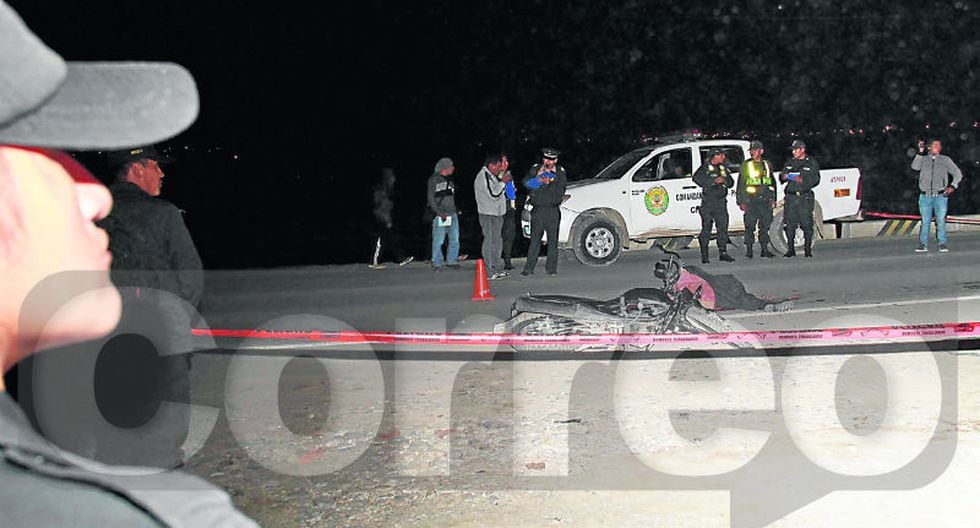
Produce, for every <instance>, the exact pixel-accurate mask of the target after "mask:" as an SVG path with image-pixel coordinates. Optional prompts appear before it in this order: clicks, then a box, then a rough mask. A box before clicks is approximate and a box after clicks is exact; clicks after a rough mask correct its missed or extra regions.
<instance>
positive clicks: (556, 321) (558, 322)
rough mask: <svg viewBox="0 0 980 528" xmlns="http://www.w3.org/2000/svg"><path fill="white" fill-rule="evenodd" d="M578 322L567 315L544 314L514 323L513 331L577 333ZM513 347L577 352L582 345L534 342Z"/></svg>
mask: <svg viewBox="0 0 980 528" xmlns="http://www.w3.org/2000/svg"><path fill="white" fill-rule="evenodd" d="M577 328H578V324H577V323H576V322H575V321H573V320H571V319H568V318H565V317H555V316H550V315H542V316H540V317H533V318H531V319H526V320H524V321H521V322H519V323H517V324H515V325H514V327H513V329H512V333H514V334H516V335H575V334H576V333H577V332H576V329H577ZM511 347H512V348H513V349H514V350H516V351H518V352H532V351H542V350H547V351H561V352H575V351H577V350H580V349H581V348H582V346H581V345H572V344H569V345H537V344H533V343H521V344H516V343H515V344H512V345H511Z"/></svg>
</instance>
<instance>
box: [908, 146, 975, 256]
mask: <svg viewBox="0 0 980 528" xmlns="http://www.w3.org/2000/svg"><path fill="white" fill-rule="evenodd" d="M918 147H919V152H918V154H916V156H915V158H914V159H913V160H912V170H915V171H919V215H920V216H922V225H921V226H920V227H919V247H917V248H915V252H916V253H925V252H926V251H928V250H929V231H930V230H932V227H931V225H930V224H932V217H933V216H935V217H936V241H937V242H938V243H939V252H940V253H946V252H947V251H949V248H948V247H946V210H947V208H948V205H949V195H951V194H953V191H955V190H956V188H957V187H959V185H960V181H961V180H962V179H963V173H962V172H960V168H959V167H957V166H956V164H955V163H953V160H952V159H950V157H949V156H946V155H944V154H941V152H942V150H943V144H942V142H941V141H939V140H938V139H933V140H932V141H930V142H929V148H928V150H927V149H926V144H925V142H924V141H919V144H918ZM950 176H952V181H950Z"/></svg>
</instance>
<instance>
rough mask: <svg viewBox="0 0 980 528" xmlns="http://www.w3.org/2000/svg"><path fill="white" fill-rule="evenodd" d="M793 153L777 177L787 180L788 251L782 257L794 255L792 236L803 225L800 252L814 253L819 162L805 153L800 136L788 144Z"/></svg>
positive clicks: (784, 213) (809, 254)
mask: <svg viewBox="0 0 980 528" xmlns="http://www.w3.org/2000/svg"><path fill="white" fill-rule="evenodd" d="M790 150H791V151H792V152H793V156H792V157H791V158H790V159H788V160H786V163H785V164H783V172H781V173H780V174H779V181H781V182H784V183H786V202H785V203H786V205H785V207H784V209H783V222H784V226H785V229H786V245H787V246H788V247H789V251H787V252H786V254H785V255H783V256H784V257H787V258H788V257H795V256H796V250H795V249H794V247H793V240H794V239H795V238H796V228H797V227H801V228H803V254H804V255H805V256H806V257H812V256H813V204H814V197H813V188H814V187H816V186H817V185H818V184H819V183H820V164H819V163H817V160H815V159H813V158H811V157H810V156H807V154H806V143H803V142H802V141H800V140H799V139H797V140H795V141H793V144H792V145H790Z"/></svg>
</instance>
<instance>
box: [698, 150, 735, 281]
mask: <svg viewBox="0 0 980 528" xmlns="http://www.w3.org/2000/svg"><path fill="white" fill-rule="evenodd" d="M706 161H707V163H704V164H702V165H701V167H699V168H698V170H697V171H696V172H695V173H694V183H696V184H698V185H699V186H700V187H701V188H702V193H701V208H700V213H701V234H699V235H698V243H699V244H700V245H701V262H702V263H704V264H707V263H708V241H709V240H711V225H712V224H714V225H715V226H716V228H717V233H716V235H715V242H716V243H717V244H718V260H720V261H722V262H734V261H735V259H734V258H732V257H731V255H729V254H728V249H727V246H728V189H731V188H732V187H734V186H735V179H734V178H732V175H731V173H729V172H728V169H727V168H726V167H725V152H724V151H723V150H721V149H720V148H717V147H716V148H712V149H711V150H709V151H708V157H707V159H706Z"/></svg>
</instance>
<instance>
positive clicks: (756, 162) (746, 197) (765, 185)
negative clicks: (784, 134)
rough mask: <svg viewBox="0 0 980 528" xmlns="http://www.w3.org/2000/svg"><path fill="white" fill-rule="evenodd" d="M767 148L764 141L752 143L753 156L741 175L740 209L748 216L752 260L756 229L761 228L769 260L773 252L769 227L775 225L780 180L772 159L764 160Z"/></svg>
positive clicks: (748, 248) (747, 235)
mask: <svg viewBox="0 0 980 528" xmlns="http://www.w3.org/2000/svg"><path fill="white" fill-rule="evenodd" d="M763 152H765V149H764V147H763V145H762V142H761V141H753V142H751V143H749V155H751V156H752V157H751V158H749V159H747V160H745V161H743V162H742V166H741V168H740V169H739V173H738V191H737V192H736V194H735V200H736V203H738V207H739V208H740V209H741V210H742V212H743V213H745V257H746V258H752V246H753V245H755V230H756V226H758V228H759V245H760V246H761V247H762V252H761V253H759V254H760V255H762V256H763V257H765V258H771V257H773V256H775V255H773V254H772V253H771V252H770V251H769V227H770V226H771V225H772V208H773V206H774V205H775V203H776V179H775V178H774V177H773V171H772V166H771V165H770V164H769V160H765V159H762V153H763Z"/></svg>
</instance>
